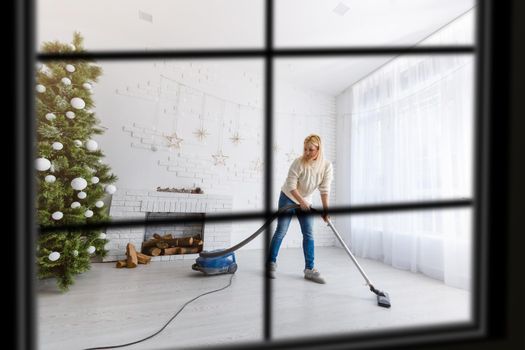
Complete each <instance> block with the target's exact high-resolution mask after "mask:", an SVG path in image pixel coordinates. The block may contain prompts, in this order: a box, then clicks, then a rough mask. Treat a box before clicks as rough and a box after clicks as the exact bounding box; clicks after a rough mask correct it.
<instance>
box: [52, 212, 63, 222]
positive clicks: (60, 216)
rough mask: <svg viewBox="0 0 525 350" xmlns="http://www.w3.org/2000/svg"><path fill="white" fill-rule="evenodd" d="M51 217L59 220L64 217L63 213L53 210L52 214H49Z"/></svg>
mask: <svg viewBox="0 0 525 350" xmlns="http://www.w3.org/2000/svg"><path fill="white" fill-rule="evenodd" d="M51 217H52V218H53V220H60V219H62V218H63V217H64V214H63V213H62V212H61V211H55V212H54V213H53V214H51Z"/></svg>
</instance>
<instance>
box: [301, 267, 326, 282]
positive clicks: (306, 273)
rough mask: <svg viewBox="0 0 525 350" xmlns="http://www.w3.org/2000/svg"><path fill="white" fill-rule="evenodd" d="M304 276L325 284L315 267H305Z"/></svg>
mask: <svg viewBox="0 0 525 350" xmlns="http://www.w3.org/2000/svg"><path fill="white" fill-rule="evenodd" d="M304 278H305V279H307V280H310V281H313V282H315V283H321V284H325V283H326V281H325V280H324V278H322V277H321V273H320V272H319V271H317V269H311V270H310V269H305V270H304Z"/></svg>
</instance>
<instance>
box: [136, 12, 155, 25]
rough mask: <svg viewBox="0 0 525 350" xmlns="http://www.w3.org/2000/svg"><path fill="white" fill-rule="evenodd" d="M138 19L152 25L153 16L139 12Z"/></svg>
mask: <svg viewBox="0 0 525 350" xmlns="http://www.w3.org/2000/svg"><path fill="white" fill-rule="evenodd" d="M139 19H141V20H143V21H146V22H150V23H153V15H152V14H149V13H146V12H143V11H140V10H139Z"/></svg>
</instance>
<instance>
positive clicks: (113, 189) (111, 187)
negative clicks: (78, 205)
mask: <svg viewBox="0 0 525 350" xmlns="http://www.w3.org/2000/svg"><path fill="white" fill-rule="evenodd" d="M104 191H106V193H109V194H113V193H115V192H117V188H116V187H115V186H114V185H107V186H106V188H104Z"/></svg>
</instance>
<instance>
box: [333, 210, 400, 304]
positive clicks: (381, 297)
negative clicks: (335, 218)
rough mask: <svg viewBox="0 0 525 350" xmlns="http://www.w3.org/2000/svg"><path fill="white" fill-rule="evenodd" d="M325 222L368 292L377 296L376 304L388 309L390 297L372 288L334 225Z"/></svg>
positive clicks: (368, 279)
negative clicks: (364, 283) (363, 281)
mask: <svg viewBox="0 0 525 350" xmlns="http://www.w3.org/2000/svg"><path fill="white" fill-rule="evenodd" d="M327 222H328V226H330V228H331V229H332V231H333V232H334V234H335V236H336V237H337V240H338V241H339V243H341V245H342V246H343V248H344V249H345V251H346V252H347V253H348V256H350V259H352V261H353V262H354V264H355V266H356V267H357V269H358V270H359V272H360V273H361V275H362V276H363V278H364V279H365V281H366V284H367V285H368V286H369V287H370V291H372V292H373V293H374V294H376V295H377V304H378V305H379V306H382V307H387V308H389V307H390V297H389V296H388V293H386V292H383V291H380V290H378V289H376V288H375V287H374V285H373V284H372V282H371V281H370V278H368V276H367V275H366V273H365V270H363V268H362V267H361V265H359V263H358V262H357V259H356V258H355V257H354V254H352V252H351V251H350V248H348V246H347V245H346V243H345V242H344V241H343V238H342V237H341V235H340V234H339V232H337V230H336V229H335V227H334V225H333V224H332V221H330V219H328V220H327Z"/></svg>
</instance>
